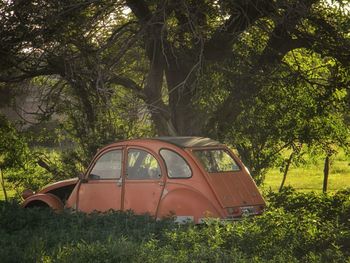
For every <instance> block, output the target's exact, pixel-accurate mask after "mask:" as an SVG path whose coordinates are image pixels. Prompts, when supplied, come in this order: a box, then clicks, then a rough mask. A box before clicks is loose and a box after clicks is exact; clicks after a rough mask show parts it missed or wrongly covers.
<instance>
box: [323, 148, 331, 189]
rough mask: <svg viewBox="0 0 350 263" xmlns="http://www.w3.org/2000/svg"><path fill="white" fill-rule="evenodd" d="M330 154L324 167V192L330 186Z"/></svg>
mask: <svg viewBox="0 0 350 263" xmlns="http://www.w3.org/2000/svg"><path fill="white" fill-rule="evenodd" d="M329 157H330V156H329V155H327V156H326V159H325V160H324V168H323V190H322V191H323V193H326V192H327V187H328V175H329Z"/></svg>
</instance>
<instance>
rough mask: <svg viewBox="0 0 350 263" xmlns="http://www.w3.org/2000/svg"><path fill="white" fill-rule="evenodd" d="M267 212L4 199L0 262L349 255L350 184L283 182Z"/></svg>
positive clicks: (337, 258)
mask: <svg viewBox="0 0 350 263" xmlns="http://www.w3.org/2000/svg"><path fill="white" fill-rule="evenodd" d="M267 201H268V203H269V207H268V209H267V211H266V212H265V213H264V214H263V215H262V216H258V217H254V218H245V219H243V220H242V221H239V222H225V223H223V222H219V221H215V220H214V221H213V220H208V221H207V223H206V224H204V225H200V226H195V225H192V224H186V225H177V224H175V223H173V222H172V221H171V220H170V219H169V220H163V221H155V220H154V219H153V218H152V217H150V216H147V215H142V216H139V215H134V214H132V213H131V212H125V213H123V212H112V211H111V212H108V213H106V214H90V215H85V214H80V213H70V212H65V213H62V214H54V213H51V212H50V211H47V210H38V209H21V208H19V207H18V205H16V204H15V203H12V204H6V203H3V202H2V203H0V219H1V220H0V255H1V262H24V261H25V262H348V261H349V260H350V190H346V191H342V192H338V193H336V194H335V195H323V194H321V195H318V194H314V193H310V194H303V193H297V192H295V191H294V190H293V189H286V190H285V191H283V192H281V193H278V194H276V193H269V194H268V195H267Z"/></svg>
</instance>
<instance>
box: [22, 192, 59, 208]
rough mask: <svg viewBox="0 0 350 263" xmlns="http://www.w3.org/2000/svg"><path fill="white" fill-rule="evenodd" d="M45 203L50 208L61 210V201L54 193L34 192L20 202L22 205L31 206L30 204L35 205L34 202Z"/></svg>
mask: <svg viewBox="0 0 350 263" xmlns="http://www.w3.org/2000/svg"><path fill="white" fill-rule="evenodd" d="M36 203H37V204H38V206H40V204H43V203H44V204H46V205H47V206H49V207H50V208H51V209H53V210H54V211H56V212H60V211H63V207H64V205H63V203H62V201H61V200H60V199H59V198H58V197H57V196H55V195H53V194H50V193H47V194H40V193H39V194H35V195H32V196H30V197H28V198H27V199H26V200H25V201H24V202H23V204H22V207H24V208H26V207H31V206H36V205H35V204H36Z"/></svg>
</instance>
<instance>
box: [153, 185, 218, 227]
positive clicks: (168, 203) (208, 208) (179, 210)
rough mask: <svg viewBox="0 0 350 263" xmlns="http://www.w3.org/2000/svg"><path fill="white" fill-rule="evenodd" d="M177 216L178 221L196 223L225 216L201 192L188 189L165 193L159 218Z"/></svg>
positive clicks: (160, 204)
mask: <svg viewBox="0 0 350 263" xmlns="http://www.w3.org/2000/svg"><path fill="white" fill-rule="evenodd" d="M172 215H173V216H175V218H176V219H179V221H182V219H181V218H184V219H189V220H193V221H194V222H195V223H200V221H201V220H202V219H203V218H205V217H216V218H222V217H223V215H222V213H220V211H219V210H218V209H217V208H216V207H215V204H214V203H213V202H212V201H210V200H209V199H208V198H207V197H206V196H205V195H203V194H202V193H201V192H199V191H196V190H192V189H189V188H186V187H183V188H178V189H174V190H172V191H169V192H167V190H165V193H163V196H162V198H161V200H160V203H159V207H158V212H157V217H158V218H162V217H168V216H172Z"/></svg>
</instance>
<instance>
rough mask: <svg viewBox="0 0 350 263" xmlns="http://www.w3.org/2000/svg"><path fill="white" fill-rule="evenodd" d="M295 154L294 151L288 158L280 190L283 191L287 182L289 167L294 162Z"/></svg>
mask: <svg viewBox="0 0 350 263" xmlns="http://www.w3.org/2000/svg"><path fill="white" fill-rule="evenodd" d="M293 155H294V152H292V153H291V154H290V156H289V159H288V160H287V164H286V168H285V169H284V173H283V179H282V182H281V185H280V189H279V190H278V191H279V192H281V191H282V188H283V187H284V183H285V182H286V179H287V174H288V171H289V167H290V164H291V163H292V160H293Z"/></svg>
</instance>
